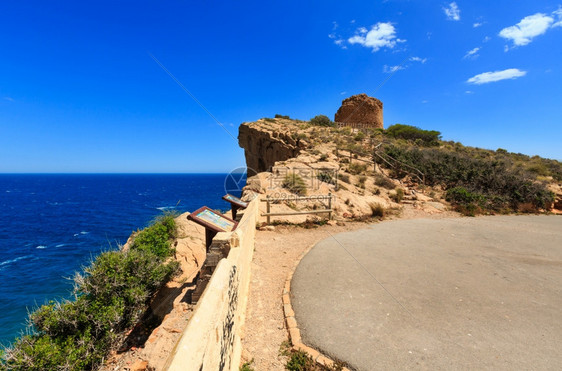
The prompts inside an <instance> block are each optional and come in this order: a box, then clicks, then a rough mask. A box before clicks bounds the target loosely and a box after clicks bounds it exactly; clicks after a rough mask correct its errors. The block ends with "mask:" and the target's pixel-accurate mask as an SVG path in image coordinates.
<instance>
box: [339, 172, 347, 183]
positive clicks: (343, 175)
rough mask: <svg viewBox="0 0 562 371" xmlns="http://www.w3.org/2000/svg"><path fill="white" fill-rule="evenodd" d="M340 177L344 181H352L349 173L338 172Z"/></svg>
mask: <svg viewBox="0 0 562 371" xmlns="http://www.w3.org/2000/svg"><path fill="white" fill-rule="evenodd" d="M338 178H339V180H341V181H342V182H346V183H350V182H349V174H345V173H341V174H338Z"/></svg>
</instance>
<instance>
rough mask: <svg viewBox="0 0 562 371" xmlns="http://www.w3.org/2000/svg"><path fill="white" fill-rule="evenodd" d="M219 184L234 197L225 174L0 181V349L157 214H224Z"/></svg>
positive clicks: (65, 176) (7, 176)
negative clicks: (202, 209) (73, 279)
mask: <svg viewBox="0 0 562 371" xmlns="http://www.w3.org/2000/svg"><path fill="white" fill-rule="evenodd" d="M242 178H243V177H242ZM242 178H241V176H238V179H236V182H237V181H238V180H242V182H241V183H242V185H243V183H244V180H245V179H242ZM225 179H226V181H227V182H226V189H227V191H229V192H230V193H231V194H234V195H236V196H239V195H240V192H236V191H237V189H238V185H237V184H233V178H232V177H230V176H227V174H104V175H100V174H25V175H19V174H18V175H13V174H0V343H1V344H4V345H5V344H7V343H9V342H11V341H13V340H14V339H15V338H16V337H17V336H18V335H19V334H20V332H21V331H22V330H24V329H25V323H26V319H27V315H28V312H29V311H32V310H33V309H35V308H36V307H37V306H38V305H41V304H44V303H46V302H47V301H49V300H60V299H63V298H69V297H70V292H71V290H72V282H71V280H70V279H69V278H71V277H72V276H73V275H74V273H75V272H76V271H79V270H80V269H81V268H82V267H84V266H85V265H88V264H89V263H90V262H91V260H92V259H93V258H94V257H95V256H97V255H98V254H99V253H100V252H103V251H107V250H110V249H117V248H118V245H120V244H124V243H125V242H126V241H127V238H128V237H129V236H130V234H131V232H132V231H134V230H137V229H142V228H144V227H145V226H147V225H148V224H150V222H151V221H152V220H153V219H154V218H155V217H157V216H158V215H161V214H162V213H163V212H165V211H168V210H169V211H178V212H185V211H194V210H195V209H197V208H199V207H201V206H204V205H206V206H209V207H211V208H213V209H221V210H227V209H229V208H230V207H229V204H227V203H226V202H225V201H223V200H222V199H221V197H222V196H223V195H224V194H225Z"/></svg>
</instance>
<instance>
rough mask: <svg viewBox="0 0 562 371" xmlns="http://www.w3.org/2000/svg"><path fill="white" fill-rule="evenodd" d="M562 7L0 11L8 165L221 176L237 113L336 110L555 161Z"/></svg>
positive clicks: (38, 6) (327, 5) (3, 156)
mask: <svg viewBox="0 0 562 371" xmlns="http://www.w3.org/2000/svg"><path fill="white" fill-rule="evenodd" d="M561 9H562V2H561V3H560V4H559V3H556V2H553V1H540V0H537V1H532V2H531V1H515V2H514V1H501V0H500V1H470V2H469V1H456V2H449V1H405V0H404V1H392V0H389V1H347V2H344V1H298V2H297V1H283V2H281V1H260V2H254V1H236V2H234V1H198V2H196V1H185V0H183V1H161V2H154V1H120V2H103V1H97V2H76V1H55V2H38V1H37V2H32V1H17V2H7V1H5V2H2V3H1V4H0V31H1V35H2V36H1V37H0V51H1V54H0V133H1V135H0V172H227V171H230V170H231V169H233V168H236V167H238V166H244V164H245V163H244V156H243V151H242V149H240V148H239V147H238V143H237V141H235V140H234V139H233V138H232V137H231V136H230V135H229V134H228V133H227V132H226V131H225V130H224V129H223V128H222V127H221V126H219V125H218V124H217V123H216V122H215V120H214V119H213V118H212V117H210V115H209V114H208V113H207V112H206V111H205V110H203V109H202V108H201V107H200V106H199V105H198V104H197V103H196V102H195V101H194V100H193V99H192V98H191V97H190V95H189V94H187V93H186V92H185V91H184V90H183V89H182V88H181V87H180V86H179V85H178V84H177V83H176V82H175V81H174V80H173V79H172V78H171V77H170V76H169V75H168V74H167V73H166V72H165V71H164V70H163V69H162V68H161V67H160V66H159V64H158V63H156V61H155V60H154V59H153V58H152V57H151V55H152V56H154V57H155V58H156V59H157V60H158V61H159V62H160V63H161V64H162V65H163V66H165V68H166V69H167V70H168V71H169V72H170V73H171V74H173V75H174V76H175V78H176V79H177V80H178V81H179V82H181V83H182V84H183V86H184V87H185V88H186V89H187V90H189V92H190V93H191V94H192V95H193V96H195V97H196V98H197V100H199V101H200V102H201V103H202V104H203V105H204V106H205V107H206V108H207V110H208V111H209V112H210V113H211V114H212V115H213V116H214V117H215V118H216V119H217V120H218V121H220V123H221V124H223V125H224V128H226V129H227V130H228V131H229V132H230V133H231V134H232V135H233V136H234V137H235V138H236V136H237V134H238V126H239V124H240V123H242V122H244V121H253V120H256V119H258V118H261V117H272V116H273V115H275V114H276V113H279V114H285V115H290V116H291V117H295V118H299V119H305V120H306V119H310V118H311V117H313V116H315V115H317V114H325V115H327V116H330V117H332V118H333V115H334V113H335V112H336V110H337V109H338V107H339V106H340V104H341V100H342V99H344V98H346V97H348V96H350V95H353V94H358V93H367V94H369V95H372V96H375V97H377V98H379V99H381V100H382V101H383V102H384V122H385V126H389V125H392V124H394V123H402V124H410V125H415V126H419V127H422V128H424V129H433V130H439V131H441V132H442V133H443V137H444V139H447V140H455V141H460V142H462V143H464V144H466V145H473V146H480V147H484V148H490V149H496V148H498V147H502V148H506V149H508V150H510V151H513V152H522V153H526V154H530V155H535V154H538V155H541V156H544V157H549V158H555V159H562V145H561V144H560V138H562V129H561V124H562V122H561V121H562V89H561V86H562V48H561V47H560V45H562V10H561Z"/></svg>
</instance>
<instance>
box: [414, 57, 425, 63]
mask: <svg viewBox="0 0 562 371" xmlns="http://www.w3.org/2000/svg"><path fill="white" fill-rule="evenodd" d="M410 62H420V63H421V64H424V63H425V62H427V58H420V57H410Z"/></svg>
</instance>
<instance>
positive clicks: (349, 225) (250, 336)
mask: <svg viewBox="0 0 562 371" xmlns="http://www.w3.org/2000/svg"><path fill="white" fill-rule="evenodd" d="M451 217H458V214H457V213H454V212H448V211H445V212H441V213H434V214H429V213H426V212H423V211H421V210H418V209H415V208H413V207H411V206H409V205H405V207H404V208H403V210H402V211H401V213H400V214H399V215H394V216H390V217H388V218H387V219H386V220H393V219H414V218H431V219H436V218H437V219H441V218H451ZM378 222H380V221H377V220H376V219H373V220H370V221H369V222H368V223H365V222H346V223H345V225H324V226H320V227H317V228H314V229H306V228H303V227H296V226H276V227H275V230H274V231H258V232H257V234H256V245H255V251H254V258H253V261H252V273H251V275H252V276H251V277H252V278H251V283H250V294H249V298H248V307H247V310H246V322H245V328H244V337H243V339H242V348H243V353H242V363H244V362H250V361H252V360H253V363H252V367H253V368H254V369H255V370H256V371H262V370H267V371H274V370H284V369H285V363H286V357H284V356H283V355H281V354H280V349H281V348H282V346H283V343H284V342H287V341H288V333H287V330H286V328H285V320H284V315H283V306H282V299H281V298H282V292H283V286H284V284H285V280H286V278H287V276H288V275H289V273H290V272H291V270H292V269H293V268H294V263H295V261H296V260H297V259H298V258H299V257H300V256H301V255H302V254H303V252H305V251H306V250H307V249H309V248H310V247H312V246H313V245H315V244H316V243H317V242H319V241H321V240H322V239H324V238H327V237H330V234H335V233H340V232H346V231H354V230H358V229H362V228H367V226H368V224H369V223H378ZM384 222H385V221H382V223H384Z"/></svg>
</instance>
